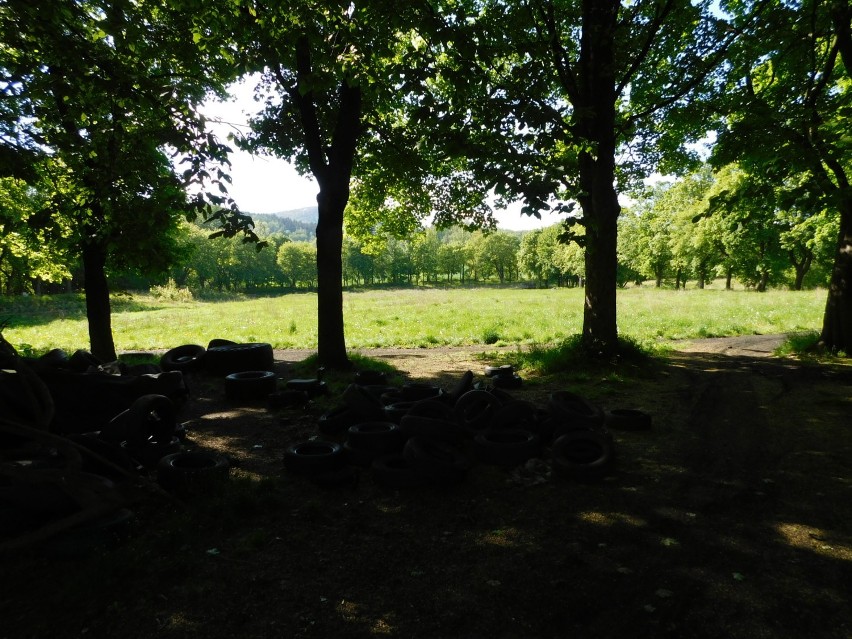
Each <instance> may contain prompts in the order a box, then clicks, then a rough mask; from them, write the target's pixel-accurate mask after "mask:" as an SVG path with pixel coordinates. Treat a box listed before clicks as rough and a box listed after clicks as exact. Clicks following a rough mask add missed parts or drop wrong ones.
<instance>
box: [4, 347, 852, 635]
mask: <svg viewBox="0 0 852 639" xmlns="http://www.w3.org/2000/svg"><path fill="white" fill-rule="evenodd" d="M422 355H423V356H424V357H428V355H429V353H428V351H426V352H424V353H423V354H422ZM406 357H408V356H406ZM388 361H390V362H392V363H393V362H396V363H398V364H399V365H400V367H402V366H403V364H405V363H406V362H408V361H409V360H407V359H405V358H404V357H403V356H402V355H397V356H396V357H395V358H394V356H393V355H392V354H391V356H389V357H388ZM464 364H465V362H459V365H460V366H463V365H464ZM405 365H406V366H407V364H405ZM282 366H283V368H282V369H281V370H280V372H281V374H282V375H283V376H286V374H287V371H288V370H289V365H287V364H283V365H282ZM402 370H403V372H406V373H407V372H409V371H408V370H406V369H404V368H403V369H402ZM458 374H459V372H458V371H457V370H455V371H448V372H447V373H445V374H438V373H433V374H432V375H430V376H427V377H420V378H419V381H432V382H434V383H438V384H440V385H442V386H444V387H445V388H446V387H448V386H449V385H450V382H452V381H454V380H455V379H457V376H458ZM218 384H219V380H213V379H210V378H205V377H203V376H198V377H197V378H194V379H192V380H190V385H191V388H194V389H195V390H194V391H193V401H194V402H196V405H197V413H198V414H197V416H196V417H194V420H195V421H196V430H195V433H196V438H197V439H196V441H197V442H198V444H199V445H202V446H211V447H220V446H225V447H226V448H229V449H230V450H231V451H232V453H233V454H234V455H235V457H237V458H238V460H239V461H240V462H241V469H242V470H241V471H240V474H242V475H243V476H244V477H246V478H249V479H248V480H247V481H258V480H259V478H261V477H272V478H273V481H272V483H258V484H257V486H258V488H257V489H256V490H254V491H253V492H252V491H249V492H248V493H243V492H240V493H239V495H238V498H234V497H232V498H231V499H230V500H223V501H222V503H221V507H220V506H216V507H212V506H209V507H206V508H204V509H199V510H195V511H191V512H190V514H189V515H188V526H187V528H186V529H180V530H175V529H174V526H172V527H171V528H168V527H167V528H166V529H165V530H164V529H161V528H158V525H160V526H164V525H167V524H169V522H170V521H172V522H173V520H169V519H165V520H164V519H162V517H161V516H160V515H156V514H154V515H150V520H149V521H147V522H143V525H145V526H147V527H146V528H145V529H144V530H142V531H141V534H140V538H139V539H138V540H137V541H136V542H134V543H132V544H130V545H129V546H127V547H124V548H122V549H119V550H118V551H116V552H114V553H112V554H110V555H108V556H107V557H104V558H102V559H96V560H95V561H92V562H89V564H88V565H87V566H86V568H85V572H84V569H83V568H78V567H77V566H75V565H70V564H62V565H58V566H57V565H51V564H46V563H43V562H39V561H36V562H34V563H33V562H31V563H30V564H28V567H27V568H26V570H25V569H24V568H23V567H20V568H18V570H15V571H13V572H12V573H11V575H10V580H7V587H8V586H10V585H17V586H19V587H18V588H17V592H15V591H12V592H9V593H5V592H4V593H3V597H2V599H3V604H2V606H0V609H2V613H3V616H4V618H5V619H6V620H7V626H6V628H5V631H6V632H8V633H11V634H9V636H40V635H41V636H44V635H45V633H46V631H47V629H48V628H49V629H50V630H51V631H52V632H51V636H56V637H64V636H68V637H70V636H79V635H80V633H81V632H83V631H84V630H85V631H87V632H88V633H89V634H90V635H91V636H108V635H111V634H112V633H114V632H116V631H118V630H119V629H120V630H121V633H122V635H123V636H125V637H151V636H159V637H205V639H209V638H212V639H215V638H219V637H221V638H225V637H234V636H239V637H271V636H276V637H278V636H289V637H332V636H335V637H372V636H377V635H378V636H388V637H405V638H409V637H423V638H426V637H489V638H491V637H566V636H575V635H576V636H583V637H695V638H703V637H706V638H708V639H710V638H717V637H743V638H745V637H749V638H752V637H772V638H790V639H794V638H795V639H798V638H799V637H802V636H813V637H820V638H837V639H845V638H847V637H849V636H850V633H852V611H850V609H849V607H848V601H847V598H848V584H849V583H852V530H850V522H852V499H850V496H852V481H850V477H852V472H850V471H852V431H850V428H849V420H848V418H849V415H850V414H852V410H850V409H852V394H850V392H849V389H850V387H852V370H850V368H849V367H840V366H837V367H829V366H815V365H804V364H799V363H796V362H793V361H784V360H768V359H765V358H760V359H758V358H748V357H730V356H724V355H712V354H710V355H697V354H672V355H671V356H670V357H669V358H667V359H666V360H665V361H663V362H660V363H659V366H657V367H656V368H654V369H653V370H651V371H648V372H647V374H645V375H642V376H637V377H623V378H619V377H617V376H604V377H599V378H591V379H587V380H585V381H583V382H578V381H577V378H576V376H571V377H570V378H569V377H567V376H566V377H565V378H560V377H559V376H556V377H553V378H549V379H548V380H547V381H546V385H545V383H544V382H541V381H537V380H529V384H528V385H526V387H525V389H524V390H521V391H518V392H517V393H515V394H516V395H517V396H518V397H521V398H530V399H531V400H532V401H541V399H542V398H543V397H545V396H546V393H547V392H548V391H549V390H554V389H561V388H569V389H571V390H574V391H575V392H581V393H584V394H586V395H587V396H589V397H591V398H593V399H594V400H595V401H597V402H598V403H600V404H602V405H603V406H605V407H607V408H616V407H642V408H644V409H645V410H648V411H649V412H651V413H652V414H653V417H654V428H653V429H652V430H651V431H649V432H635V433H626V432H619V433H616V443H617V448H618V466H617V471H616V472H615V474H614V475H613V476H612V477H610V478H608V479H607V480H605V481H604V482H602V483H599V484H578V483H572V482H565V481H557V480H556V479H555V478H551V479H548V480H546V481H544V482H542V483H537V484H529V483H526V482H523V481H521V480H520V478H519V475H518V473H516V472H513V471H512V470H505V469H499V468H495V467H488V466H482V465H479V466H476V467H474V468H473V470H472V471H471V472H470V473H469V475H468V477H467V479H466V480H465V481H464V482H463V483H461V484H459V485H457V486H455V487H452V488H446V489H422V490H416V491H392V490H388V489H385V488H383V487H381V486H379V485H378V484H376V483H375V482H374V481H373V479H372V477H371V475H370V472H369V471H367V470H364V471H360V474H359V481H357V482H353V483H352V484H349V485H347V486H343V487H339V488H337V489H322V488H319V487H317V486H315V485H313V484H311V483H309V482H305V481H302V480H300V479H299V478H293V477H289V476H287V475H286V474H284V472H283V469H282V466H281V455H282V453H283V449H284V447H286V445H287V444H288V443H289V442H292V441H294V440H299V439H302V438H306V437H310V436H312V435H316V434H317V433H316V429H315V425H316V421H315V419H316V416H317V414H318V412H319V411H320V410H321V408H322V407H321V406H319V405H317V406H314V407H313V408H311V409H309V410H308V411H307V412H302V411H279V412H274V413H273V412H270V411H267V410H266V409H265V407H264V406H262V405H258V406H251V407H238V406H229V405H227V403H223V402H222V401H221V399H219V395H218V393H219V392H220V390H221V389H220V388H219V385H218ZM211 499H213V501H211V504H219V502H217V501H215V499H214V498H211ZM181 521H183V520H181ZM22 575H24V577H22ZM27 576H28V577H30V578H31V580H32V582H31V583H30V582H26V580H25V577H27ZM22 580H23V581H24V583H21V581H22ZM81 581H82V583H84V584H85V585H86V588H83V589H80V591H79V592H77V593H76V594H74V595H73V596H69V590H70V584H74V583H76V584H77V585H78V587H79V585H80V584H81ZM56 593H60V594H61V596H60V594H56ZM48 614H49V615H50V616H49V617H48ZM28 631H29V632H28Z"/></svg>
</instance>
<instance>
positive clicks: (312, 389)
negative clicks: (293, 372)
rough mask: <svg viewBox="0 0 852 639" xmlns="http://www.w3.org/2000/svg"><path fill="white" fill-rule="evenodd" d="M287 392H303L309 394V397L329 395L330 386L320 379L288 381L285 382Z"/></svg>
mask: <svg viewBox="0 0 852 639" xmlns="http://www.w3.org/2000/svg"><path fill="white" fill-rule="evenodd" d="M284 387H285V388H287V390H294V391H301V392H303V393H307V394H308V397H317V396H319V395H328V384H326V383H325V382H324V381H322V380H321V379H319V378H313V379H288V380H287V381H286V382H284Z"/></svg>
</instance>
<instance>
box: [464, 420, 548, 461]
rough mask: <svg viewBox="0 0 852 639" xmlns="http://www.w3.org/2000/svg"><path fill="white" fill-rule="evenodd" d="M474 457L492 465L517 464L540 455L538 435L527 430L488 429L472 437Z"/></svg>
mask: <svg viewBox="0 0 852 639" xmlns="http://www.w3.org/2000/svg"><path fill="white" fill-rule="evenodd" d="M473 450H474V452H475V454H476V458H477V459H478V460H479V461H481V462H482V463H483V464H490V465H493V466H519V465H521V464H523V463H525V462H526V461H527V460H529V459H532V458H533V457H538V456H539V455H541V440H540V439H539V436H538V435H537V434H535V433H533V432H530V431H528V430H522V429H519V428H508V429H503V430H488V431H485V432H484V433H479V434H478V435H477V436H476V437H474V438H473Z"/></svg>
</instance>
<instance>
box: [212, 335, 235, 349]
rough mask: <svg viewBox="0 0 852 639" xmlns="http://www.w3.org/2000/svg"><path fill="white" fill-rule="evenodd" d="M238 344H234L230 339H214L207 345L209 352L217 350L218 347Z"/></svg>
mask: <svg viewBox="0 0 852 639" xmlns="http://www.w3.org/2000/svg"><path fill="white" fill-rule="evenodd" d="M236 343H237V342H232V341H231V340H229V339H221V338H218V337H217V338H214V339H211V340H210V341H209V342H208V343H207V350H208V351H209V350H210V349H211V348H216V347H217V346H235V345H236Z"/></svg>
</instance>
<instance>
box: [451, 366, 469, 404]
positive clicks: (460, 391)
mask: <svg viewBox="0 0 852 639" xmlns="http://www.w3.org/2000/svg"><path fill="white" fill-rule="evenodd" d="M472 390H473V371H466V372H465V373H464V374H463V375H462V376H461V379H459V381H457V382H456V384H455V386H453V388H452V389H451V390H450V392H449V393H447V403H449V404H450V405H451V406H455V404H456V402H457V401H459V398H460V397H461V396H462V395H464V394H465V393H467V392H468V391H472Z"/></svg>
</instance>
